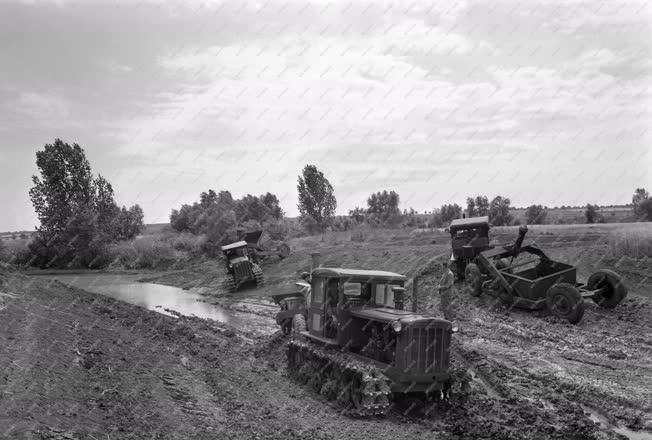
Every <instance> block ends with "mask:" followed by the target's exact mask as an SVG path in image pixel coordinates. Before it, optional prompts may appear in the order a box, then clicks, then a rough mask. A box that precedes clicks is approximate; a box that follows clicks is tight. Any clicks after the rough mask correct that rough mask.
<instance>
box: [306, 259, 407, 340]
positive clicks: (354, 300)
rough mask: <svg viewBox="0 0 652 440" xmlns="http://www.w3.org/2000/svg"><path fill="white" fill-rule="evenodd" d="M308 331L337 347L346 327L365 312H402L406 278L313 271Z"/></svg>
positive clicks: (352, 271)
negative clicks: (367, 310)
mask: <svg viewBox="0 0 652 440" xmlns="http://www.w3.org/2000/svg"><path fill="white" fill-rule="evenodd" d="M311 275H312V277H311V303H310V304H309V305H308V306H307V308H308V317H307V318H308V319H307V323H306V324H307V327H308V329H307V330H308V333H309V334H310V336H313V337H315V338H318V339H324V340H331V341H332V342H333V343H336V340H337V339H341V338H342V337H344V336H345V334H347V333H348V331H347V329H346V327H345V323H346V321H347V320H348V319H350V315H351V313H353V312H355V311H358V310H362V309H380V308H391V309H396V308H397V305H398V306H399V308H402V304H403V285H404V283H405V281H406V278H405V276H403V275H399V274H396V273H392V272H382V271H375V270H374V271H371V270H356V269H339V268H325V267H320V268H317V269H315V270H313V271H312V274H311Z"/></svg>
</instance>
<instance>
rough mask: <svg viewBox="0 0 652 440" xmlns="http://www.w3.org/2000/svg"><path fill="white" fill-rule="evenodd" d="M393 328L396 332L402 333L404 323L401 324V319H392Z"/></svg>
mask: <svg viewBox="0 0 652 440" xmlns="http://www.w3.org/2000/svg"><path fill="white" fill-rule="evenodd" d="M392 329H394V331H395V332H396V333H400V331H401V330H402V329H403V324H401V321H392Z"/></svg>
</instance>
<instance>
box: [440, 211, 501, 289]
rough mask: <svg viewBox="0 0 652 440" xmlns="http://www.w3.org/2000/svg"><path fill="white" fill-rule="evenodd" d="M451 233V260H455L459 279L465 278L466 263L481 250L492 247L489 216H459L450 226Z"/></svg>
mask: <svg viewBox="0 0 652 440" xmlns="http://www.w3.org/2000/svg"><path fill="white" fill-rule="evenodd" d="M448 230H449V232H450V234H451V248H452V253H451V261H454V262H455V271H456V275H457V278H458V279H464V270H465V269H466V265H467V264H468V263H470V262H471V261H473V260H474V259H475V258H476V257H477V256H478V254H479V253H480V252H482V251H484V250H487V249H490V248H491V246H490V245H489V217H487V216H484V217H470V218H459V219H455V220H453V221H452V222H451V224H450V226H449V228H448Z"/></svg>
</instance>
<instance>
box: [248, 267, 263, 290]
mask: <svg viewBox="0 0 652 440" xmlns="http://www.w3.org/2000/svg"><path fill="white" fill-rule="evenodd" d="M251 270H252V272H253V273H254V278H255V280H256V287H262V286H263V285H264V284H265V275H263V270H262V269H261V268H260V266H259V265H257V264H256V263H253V264H252V268H251Z"/></svg>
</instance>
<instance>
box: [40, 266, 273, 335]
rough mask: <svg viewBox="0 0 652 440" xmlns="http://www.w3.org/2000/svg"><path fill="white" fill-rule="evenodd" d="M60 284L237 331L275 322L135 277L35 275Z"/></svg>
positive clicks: (260, 329) (265, 329) (267, 327)
mask: <svg viewBox="0 0 652 440" xmlns="http://www.w3.org/2000/svg"><path fill="white" fill-rule="evenodd" d="M38 277H40V278H48V279H53V280H57V281H60V282H62V283H64V284H68V285H70V286H73V287H77V288H79V289H83V290H87V291H89V292H93V293H98V294H101V295H105V296H110V297H111V298H115V299H117V300H120V301H124V302H127V303H130V304H134V305H137V306H140V307H144V308H146V309H149V310H153V311H155V312H159V313H162V314H164V315H168V316H173V317H175V316H176V314H180V315H184V316H195V317H197V318H202V319H211V320H214V321H218V322H222V323H228V324H229V325H231V326H233V327H236V328H238V329H242V330H246V331H254V332H255V333H263V334H264V333H271V332H274V331H276V330H277V327H276V323H274V321H273V320H271V319H269V318H263V317H260V316H256V315H253V314H251V313H242V312H236V311H233V310H228V309H225V308H223V307H220V306H218V305H214V304H209V303H207V302H205V297H204V296H202V295H200V294H198V293H196V292H193V291H189V290H183V289H180V288H178V287H171V286H164V285H162V284H154V283H139V282H138V278H140V277H139V276H138V275H123V274H76V275H73V274H61V275H58V274H53V275H51V274H48V275H38Z"/></svg>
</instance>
